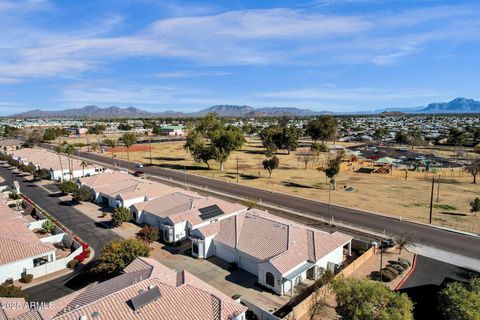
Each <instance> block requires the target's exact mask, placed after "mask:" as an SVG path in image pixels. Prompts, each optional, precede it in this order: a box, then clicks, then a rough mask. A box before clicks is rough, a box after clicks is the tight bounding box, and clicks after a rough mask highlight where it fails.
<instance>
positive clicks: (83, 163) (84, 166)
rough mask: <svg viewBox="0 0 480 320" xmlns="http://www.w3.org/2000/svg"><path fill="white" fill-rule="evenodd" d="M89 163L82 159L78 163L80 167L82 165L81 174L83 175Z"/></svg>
mask: <svg viewBox="0 0 480 320" xmlns="http://www.w3.org/2000/svg"><path fill="white" fill-rule="evenodd" d="M89 165H90V164H89V163H88V162H87V161H85V160H82V162H81V163H80V167H82V176H83V177H85V168H86V167H88V166H89Z"/></svg>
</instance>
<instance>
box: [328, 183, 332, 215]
mask: <svg viewBox="0 0 480 320" xmlns="http://www.w3.org/2000/svg"><path fill="white" fill-rule="evenodd" d="M331 189H332V188H331V183H330V184H329V185H328V216H329V217H331V216H332V215H331V212H332V205H331V201H330V200H331V195H330V194H331Z"/></svg>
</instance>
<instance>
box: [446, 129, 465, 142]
mask: <svg viewBox="0 0 480 320" xmlns="http://www.w3.org/2000/svg"><path fill="white" fill-rule="evenodd" d="M465 138H466V136H465V131H463V130H460V129H458V128H451V129H450V132H449V133H448V143H451V144H454V145H456V146H461V145H463V144H464V143H465Z"/></svg>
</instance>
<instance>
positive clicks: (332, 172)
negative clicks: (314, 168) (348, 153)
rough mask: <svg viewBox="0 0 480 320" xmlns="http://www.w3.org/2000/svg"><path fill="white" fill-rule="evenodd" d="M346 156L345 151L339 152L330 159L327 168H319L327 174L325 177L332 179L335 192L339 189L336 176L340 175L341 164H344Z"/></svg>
mask: <svg viewBox="0 0 480 320" xmlns="http://www.w3.org/2000/svg"><path fill="white" fill-rule="evenodd" d="M344 156H345V152H344V151H341V152H337V154H336V155H335V156H334V157H331V158H330V159H328V161H327V166H326V167H324V168H319V170H321V171H323V172H325V176H326V177H327V178H328V179H330V183H331V185H332V187H333V190H336V189H337V182H336V176H337V175H338V174H339V173H340V164H341V163H342V159H343V157H344Z"/></svg>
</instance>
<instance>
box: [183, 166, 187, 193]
mask: <svg viewBox="0 0 480 320" xmlns="http://www.w3.org/2000/svg"><path fill="white" fill-rule="evenodd" d="M183 173H184V175H185V185H184V186H185V190H186V189H187V167H186V166H185V165H183Z"/></svg>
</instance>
